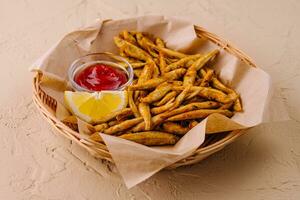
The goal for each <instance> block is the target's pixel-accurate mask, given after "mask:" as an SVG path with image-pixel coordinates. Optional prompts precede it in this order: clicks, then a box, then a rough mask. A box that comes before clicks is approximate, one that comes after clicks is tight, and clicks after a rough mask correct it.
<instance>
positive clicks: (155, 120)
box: [131, 113, 168, 132]
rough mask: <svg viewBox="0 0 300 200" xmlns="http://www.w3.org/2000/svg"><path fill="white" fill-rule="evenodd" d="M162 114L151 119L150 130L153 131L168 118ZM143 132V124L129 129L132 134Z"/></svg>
mask: <svg viewBox="0 0 300 200" xmlns="http://www.w3.org/2000/svg"><path fill="white" fill-rule="evenodd" d="M163 114H164V113H162V114H158V115H155V116H153V117H152V119H151V122H152V129H154V128H155V127H156V126H158V125H160V124H161V123H162V122H164V120H165V119H166V118H167V117H168V116H165V115H163ZM144 130H145V122H141V123H139V124H138V125H136V126H135V127H133V128H132V129H131V131H132V132H139V131H144Z"/></svg>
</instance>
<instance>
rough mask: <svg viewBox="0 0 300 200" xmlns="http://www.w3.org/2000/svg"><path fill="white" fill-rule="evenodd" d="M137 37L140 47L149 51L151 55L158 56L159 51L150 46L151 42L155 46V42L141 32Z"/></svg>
mask: <svg viewBox="0 0 300 200" xmlns="http://www.w3.org/2000/svg"><path fill="white" fill-rule="evenodd" d="M135 37H136V40H137V42H138V44H139V45H140V47H142V48H143V49H144V50H146V51H148V53H149V54H150V55H151V56H153V57H155V58H156V57H158V55H157V53H156V52H155V51H153V50H152V48H151V47H150V44H151V46H153V45H154V43H153V42H152V41H151V40H150V39H149V38H147V37H146V36H144V35H143V34H142V33H140V32H138V33H136V35H135ZM154 46H155V45H154Z"/></svg>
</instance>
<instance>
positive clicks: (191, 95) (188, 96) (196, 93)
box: [185, 89, 200, 100]
mask: <svg viewBox="0 0 300 200" xmlns="http://www.w3.org/2000/svg"><path fill="white" fill-rule="evenodd" d="M199 92H200V89H198V90H194V91H192V92H191V93H189V94H188V95H187V97H186V98H185V99H186V100H189V99H192V98H194V97H195V96H197V95H198V94H199Z"/></svg>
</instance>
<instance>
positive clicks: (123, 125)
mask: <svg viewBox="0 0 300 200" xmlns="http://www.w3.org/2000/svg"><path fill="white" fill-rule="evenodd" d="M141 121H143V118H142V117H138V118H134V119H129V120H126V121H123V122H121V123H118V124H116V125H114V126H112V127H109V128H108V129H105V130H104V133H105V134H109V135H112V134H115V133H118V132H121V131H125V130H127V129H129V128H131V127H133V126H135V125H137V124H138V123H140V122H141Z"/></svg>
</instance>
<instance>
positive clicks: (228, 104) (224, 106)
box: [219, 102, 233, 110]
mask: <svg viewBox="0 0 300 200" xmlns="http://www.w3.org/2000/svg"><path fill="white" fill-rule="evenodd" d="M232 105H233V102H230V103H226V104H223V105H222V106H221V107H220V108H219V109H221V110H228V109H230V108H231V107H232Z"/></svg>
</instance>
